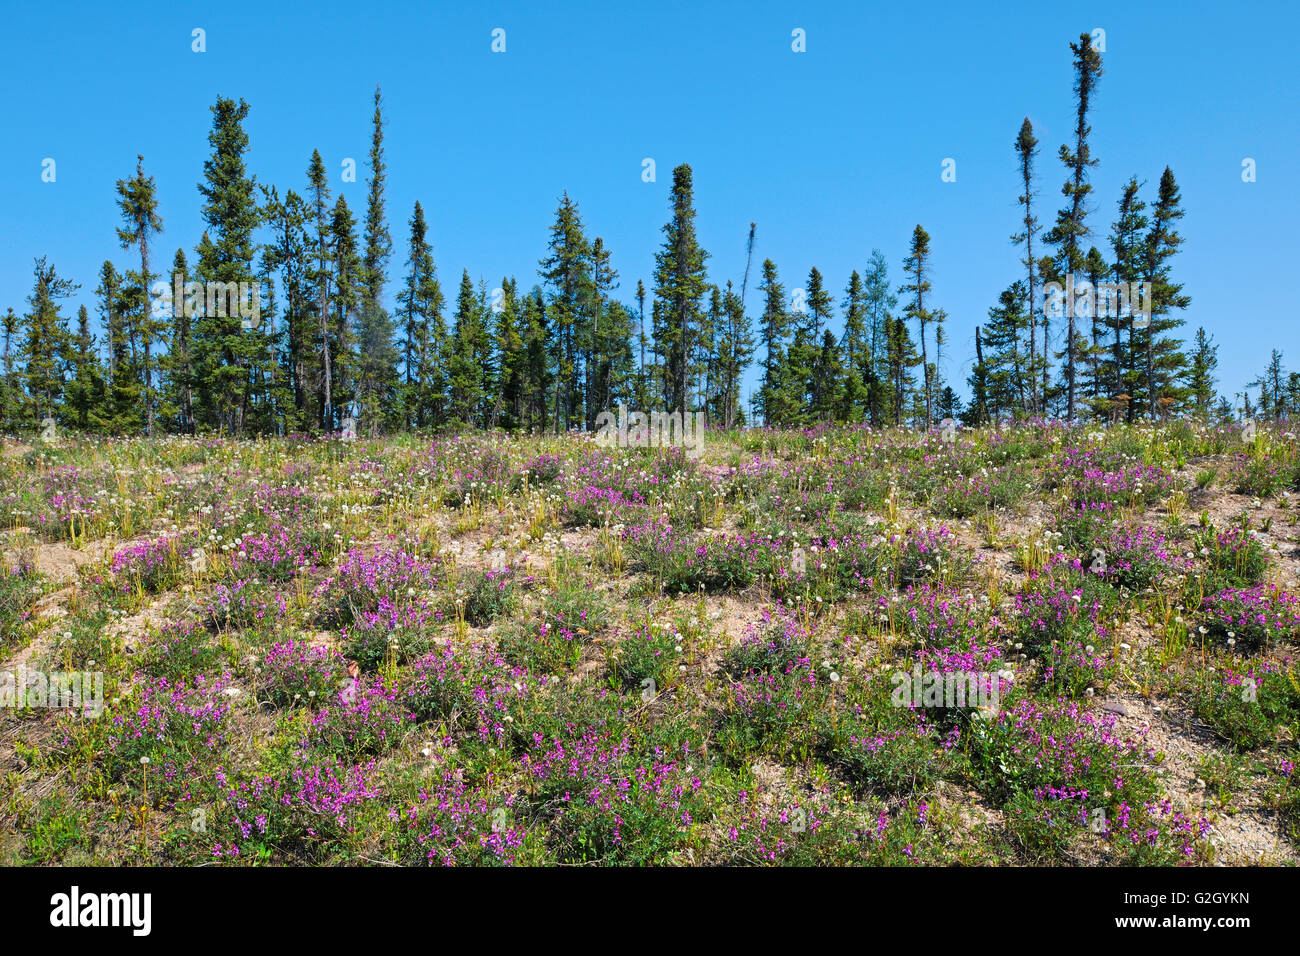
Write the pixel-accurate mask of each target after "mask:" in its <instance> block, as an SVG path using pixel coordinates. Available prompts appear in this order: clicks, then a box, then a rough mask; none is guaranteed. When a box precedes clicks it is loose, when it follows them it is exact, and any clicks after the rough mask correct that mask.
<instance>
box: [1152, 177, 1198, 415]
mask: <svg viewBox="0 0 1300 956" xmlns="http://www.w3.org/2000/svg"><path fill="white" fill-rule="evenodd" d="M1181 218H1183V208H1182V197H1181V196H1180V194H1179V191H1178V184H1177V183H1176V182H1175V181H1174V174H1173V171H1172V170H1171V169H1170V168H1169V167H1168V166H1166V167H1165V171H1164V173H1162V174H1161V176H1160V187H1159V191H1158V192H1157V195H1156V201H1155V204H1154V205H1153V206H1152V208H1151V228H1150V230H1149V231H1148V232H1147V235H1146V240H1145V242H1144V243H1143V257H1144V261H1143V269H1142V278H1143V279H1144V280H1145V281H1147V282H1150V283H1151V316H1150V322H1149V324H1148V325H1147V327H1146V328H1145V329H1143V330H1142V337H1141V342H1142V345H1143V348H1144V352H1145V356H1146V389H1145V393H1146V398H1147V411H1148V414H1149V415H1150V416H1151V417H1152V418H1155V417H1156V415H1157V412H1158V409H1159V404H1160V399H1161V398H1164V399H1167V400H1169V401H1170V402H1172V403H1173V404H1175V405H1177V404H1178V403H1180V402H1181V401H1182V400H1183V399H1184V398H1185V395H1184V393H1183V392H1182V391H1181V389H1180V387H1179V382H1180V379H1181V378H1182V376H1183V373H1184V370H1185V368H1186V366H1187V356H1186V355H1184V354H1183V351H1182V340H1181V339H1179V338H1178V337H1177V336H1175V335H1170V334H1167V333H1171V332H1173V330H1174V329H1177V328H1179V327H1181V326H1182V324H1183V319H1182V318H1180V317H1178V316H1175V315H1173V314H1172V312H1173V310H1175V309H1178V310H1182V309H1185V308H1187V307H1188V306H1189V305H1191V302H1192V300H1191V297H1190V296H1187V295H1185V294H1183V286H1182V283H1178V282H1174V281H1173V279H1172V278H1171V276H1170V267H1171V263H1170V260H1171V259H1172V258H1173V257H1174V256H1175V255H1176V254H1177V253H1178V249H1179V247H1180V246H1181V245H1182V244H1183V239H1182V237H1181V236H1180V235H1179V234H1178V232H1177V231H1176V228H1175V227H1176V226H1177V224H1178V220H1179V219H1181Z"/></svg>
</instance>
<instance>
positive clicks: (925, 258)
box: [898, 224, 943, 428]
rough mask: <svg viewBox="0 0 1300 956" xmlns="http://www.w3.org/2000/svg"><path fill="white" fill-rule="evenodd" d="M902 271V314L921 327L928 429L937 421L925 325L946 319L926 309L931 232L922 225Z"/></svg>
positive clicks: (913, 239) (932, 375)
mask: <svg viewBox="0 0 1300 956" xmlns="http://www.w3.org/2000/svg"><path fill="white" fill-rule="evenodd" d="M903 271H904V272H906V273H907V275H908V279H909V281H908V282H907V284H905V285H904V286H902V287H901V288H900V289H899V290H898V291H899V293H900V294H906V295H909V296H910V297H911V301H909V302H908V303H907V306H906V308H905V309H904V310H903V314H904V316H906V317H907V318H908V319H910V320H912V321H914V322H916V324H917V327H918V335H919V338H920V341H921V369H922V372H923V374H924V376H925V394H924V407H925V421H924V427H925V428H929V427H930V424H931V422H932V421H933V420H934V392H933V386H934V381H933V380H934V377H935V374H934V373H935V366H933V365H931V364H930V363H929V361H928V360H927V355H928V350H927V346H926V327H927V326H928V325H929V324H930V323H931V322H936V323H941V322H942V321H943V319H942V317H941V316H940V315H939V313H937V312H934V311H932V310H930V309H928V308H926V305H925V297H926V296H927V295H928V294H929V293H930V235H929V233H927V232H926V231H925V230H924V229H922V228H921V226H920V225H919V224H918V225H917V227H916V228H915V229H914V230H913V231H912V242H911V246H910V252H909V254H908V256H907V258H906V259H904V260H903Z"/></svg>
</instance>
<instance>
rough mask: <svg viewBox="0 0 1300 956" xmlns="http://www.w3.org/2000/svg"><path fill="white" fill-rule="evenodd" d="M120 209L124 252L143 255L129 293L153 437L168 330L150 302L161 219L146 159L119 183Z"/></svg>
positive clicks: (131, 278)
mask: <svg viewBox="0 0 1300 956" xmlns="http://www.w3.org/2000/svg"><path fill="white" fill-rule="evenodd" d="M117 194H118V201H117V205H118V208H119V209H120V210H121V212H122V221H123V223H124V226H123V227H122V228H120V229H118V231H117V238H118V240H119V241H120V242H121V244H122V248H123V249H130V248H131V247H132V246H135V247H137V248H138V249H139V252H140V270H139V271H138V272H130V271H128V272H127V280H128V282H131V283H132V286H131V289H130V291H129V293H128V295H129V301H130V313H129V314H130V319H129V321H130V322H131V324H132V329H133V334H132V336H131V338H132V341H133V342H137V343H138V344H139V347H140V357H141V362H140V397H141V400H142V402H143V417H144V427H145V433H146V434H148V435H152V434H153V428H154V417H155V415H156V412H157V400H158V396H157V391H156V389H155V386H154V363H153V344H154V342H155V341H156V340H157V339H158V338H159V337H160V336H161V334H162V333H163V331H164V329H165V323H164V322H163V321H161V320H160V318H159V316H156V315H155V314H154V309H153V308H152V303H151V300H150V291H151V289H152V286H153V275H154V273H153V269H152V267H151V263H150V259H149V240H150V238H151V237H152V236H154V235H155V234H157V233H159V232H162V228H163V223H162V217H160V216H159V215H158V196H157V187H156V185H155V183H154V178H153V177H152V176H145V174H144V157H143V156H136V167H135V176H133V177H132V178H131V179H119V180H118V181H117Z"/></svg>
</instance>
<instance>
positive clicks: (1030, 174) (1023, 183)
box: [1011, 116, 1049, 413]
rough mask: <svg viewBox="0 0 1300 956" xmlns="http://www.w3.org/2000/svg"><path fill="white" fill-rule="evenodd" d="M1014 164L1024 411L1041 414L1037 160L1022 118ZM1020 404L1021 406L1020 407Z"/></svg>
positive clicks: (1029, 129) (1031, 134)
mask: <svg viewBox="0 0 1300 956" xmlns="http://www.w3.org/2000/svg"><path fill="white" fill-rule="evenodd" d="M1015 147H1016V162H1017V166H1018V167H1019V169H1020V188H1021V190H1022V192H1021V193H1020V195H1019V196H1018V197H1017V202H1018V203H1019V204H1020V205H1021V206H1023V207H1024V217H1023V218H1022V219H1021V225H1022V229H1021V231H1020V232H1018V233H1016V234H1015V235H1014V236H1012V237H1011V241H1012V242H1014V243H1016V244H1017V245H1020V244H1022V243H1023V244H1024V247H1025V255H1024V258H1022V259H1021V260H1020V262H1021V264H1022V265H1024V267H1025V271H1026V273H1027V275H1026V283H1027V284H1026V285H1022V286H1021V288H1022V289H1023V290H1024V293H1025V303H1024V312H1025V315H1027V316H1028V318H1029V355H1028V358H1027V361H1026V363H1025V369H1026V372H1027V374H1028V375H1029V379H1028V383H1029V393H1028V395H1027V396H1026V398H1027V400H1028V406H1027V407H1028V410H1029V411H1030V412H1032V413H1038V412H1039V411H1040V410H1041V406H1040V404H1039V398H1038V358H1037V352H1038V345H1037V343H1038V319H1037V313H1036V311H1035V308H1034V290H1035V289H1036V288H1037V286H1036V285H1035V284H1034V267H1035V266H1036V265H1037V261H1036V260H1035V258H1034V237H1035V236H1037V235H1038V229H1039V226H1038V217H1037V216H1035V215H1034V160H1035V159H1037V157H1038V139H1037V137H1035V136H1034V127H1033V124H1032V123H1030V122H1029V117H1028V116H1026V117H1025V119H1024V122H1023V123H1021V124H1020V133H1019V135H1017V136H1016V143H1015ZM1048 328H1049V326H1048V320H1047V316H1046V315H1044V316H1043V362H1044V363H1046V362H1047V354H1048V351H1047V350H1048V346H1047V338H1048ZM1023 404H1024V403H1023V402H1022V405H1023Z"/></svg>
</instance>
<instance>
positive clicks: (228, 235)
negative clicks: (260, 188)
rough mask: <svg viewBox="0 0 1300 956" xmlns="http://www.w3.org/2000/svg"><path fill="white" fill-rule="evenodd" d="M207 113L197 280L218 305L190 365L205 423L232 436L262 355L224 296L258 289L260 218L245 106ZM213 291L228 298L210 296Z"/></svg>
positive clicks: (220, 106) (199, 328)
mask: <svg viewBox="0 0 1300 956" xmlns="http://www.w3.org/2000/svg"><path fill="white" fill-rule="evenodd" d="M211 109H212V130H211V132H210V133H209V134H208V143H209V145H210V146H211V147H212V155H211V157H210V158H209V159H208V160H206V161H205V162H204V164H203V181H202V182H200V183H199V194H200V195H201V196H202V197H203V207H202V217H203V221H204V222H205V223H206V224H207V229H206V230H205V231H204V234H203V238H202V240H201V241H200V243H199V248H198V253H199V256H198V263H197V265H196V267H195V273H196V275H197V276H198V278H199V279H200V280H201V281H203V282H205V283H208V290H207V291H208V295H207V300H208V301H213V300H215V304H216V308H211V309H210V308H207V307H206V303H205V308H204V310H203V315H202V316H201V317H200V318H199V320H198V322H197V323H196V324H195V335H194V344H195V350H196V354H195V364H196V368H197V373H198V375H197V377H198V381H199V395H200V403H199V404H200V407H201V409H202V418H203V420H204V421H205V422H206V423H207V424H208V425H211V426H213V427H217V428H220V429H223V430H224V431H226V432H228V433H231V434H236V435H237V434H240V433H241V432H242V431H243V425H244V414H245V410H246V408H247V400H248V397H249V395H248V392H249V375H250V371H251V366H252V364H253V362H254V360H255V358H256V354H257V352H258V351H259V349H258V345H257V342H256V341H254V340H253V339H252V337H250V336H246V335H244V334H243V332H244V330H243V328H242V325H241V318H240V315H239V312H238V310H237V309H236V310H234V311H235V314H234V315H230V314H229V313H230V312H231V309H230V308H229V303H230V301H231V299H232V296H231V295H230V294H229V292H230V290H232V289H233V290H234V291H235V294H236V295H237V294H238V289H239V283H241V282H243V283H248V284H249V286H252V285H254V284H258V285H260V281H259V280H258V279H257V278H256V277H255V276H254V273H253V257H254V255H255V253H256V245H255V242H254V239H253V231H254V229H256V228H257V226H258V224H259V222H260V219H261V215H260V212H259V210H258V207H257V199H256V188H257V183H256V181H255V179H254V178H253V177H252V176H250V175H249V174H248V172H247V169H246V163H245V153H246V152H247V151H248V134H247V133H246V132H245V131H244V127H243V124H244V120H245V119H247V117H248V104H247V103H245V102H244V101H243V100H240V101H239V102H238V103H236V102H235V101H234V100H231V99H227V98H225V97H221V98H219V99H218V100H217V102H216V105H214V106H213V107H212V108H211ZM218 283H219V284H221V286H220V288H222V289H224V290H225V291H218V292H217V294H216V295H213V291H214V289H216V288H218V287H217V286H216V285H215V284H218ZM232 284H233V285H232ZM223 312H224V313H226V314H224V315H223V314H221V313H223Z"/></svg>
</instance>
